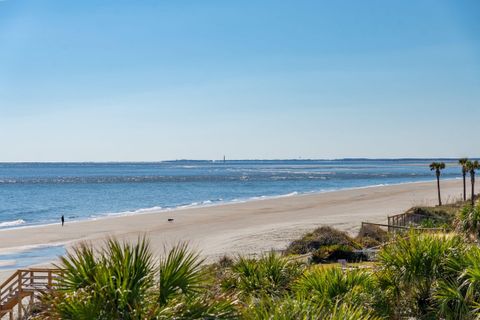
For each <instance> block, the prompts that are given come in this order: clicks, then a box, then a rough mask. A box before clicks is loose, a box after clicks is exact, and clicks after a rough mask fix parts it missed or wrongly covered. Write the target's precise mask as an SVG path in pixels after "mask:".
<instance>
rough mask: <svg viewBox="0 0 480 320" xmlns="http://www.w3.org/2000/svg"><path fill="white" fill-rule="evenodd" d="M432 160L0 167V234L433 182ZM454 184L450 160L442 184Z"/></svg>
mask: <svg viewBox="0 0 480 320" xmlns="http://www.w3.org/2000/svg"><path fill="white" fill-rule="evenodd" d="M431 161H432V160H430V159H424V160H418V159H415V160H408V159H407V160H405V159H404V160H333V161H331V160H278V161H226V162H223V161H169V162H158V163H0V229H6V228H15V227H23V226H29V225H38V224H48V223H58V222H59V221H60V216H61V215H64V216H65V218H66V221H67V223H68V222H69V221H72V220H84V219H95V218H98V217H103V216H109V215H119V214H140V213H144V212H149V211H153V210H159V209H161V210H170V209H174V208H179V207H189V206H202V205H214V204H221V203H228V202H237V201H248V200H251V199H261V198H266V197H275V196H289V195H294V194H302V193H312V192H324V191H332V190H340V189H346V188H356V187H367V186H375V185H388V184H397V183H405V182H415V181H429V180H434V179H435V175H434V173H433V172H431V171H430V170H429V168H428V164H429V163H430V162H431ZM458 177H461V174H460V169H459V167H458V166H456V165H455V162H454V161H451V164H450V165H448V166H447V169H445V170H444V171H443V172H442V178H458Z"/></svg>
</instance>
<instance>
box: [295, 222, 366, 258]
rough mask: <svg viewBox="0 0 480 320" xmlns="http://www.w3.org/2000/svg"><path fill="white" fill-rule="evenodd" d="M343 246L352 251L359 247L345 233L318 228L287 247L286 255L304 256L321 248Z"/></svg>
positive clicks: (327, 228)
mask: <svg viewBox="0 0 480 320" xmlns="http://www.w3.org/2000/svg"><path fill="white" fill-rule="evenodd" d="M331 245H344V246H349V247H351V248H352V249H360V248H361V246H360V245H359V244H358V243H357V242H355V240H353V239H352V238H351V237H350V236H349V235H347V234H346V233H345V232H342V231H339V230H336V229H333V228H331V227H320V228H318V229H315V230H314V231H313V232H310V233H307V234H306V235H304V236H303V237H302V238H301V239H298V240H295V241H293V242H292V243H290V245H289V246H288V247H287V250H286V253H288V254H305V253H309V252H314V251H315V250H317V249H319V248H320V247H323V246H331Z"/></svg>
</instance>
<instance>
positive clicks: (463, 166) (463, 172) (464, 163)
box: [458, 158, 468, 201]
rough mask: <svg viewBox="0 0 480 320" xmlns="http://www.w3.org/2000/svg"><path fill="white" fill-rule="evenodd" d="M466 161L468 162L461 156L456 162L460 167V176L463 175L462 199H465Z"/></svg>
mask: <svg viewBox="0 0 480 320" xmlns="http://www.w3.org/2000/svg"><path fill="white" fill-rule="evenodd" d="M467 163H468V158H461V159H458V164H460V166H461V167H462V177H463V201H467V188H466V182H465V178H466V176H467V171H468V170H467Z"/></svg>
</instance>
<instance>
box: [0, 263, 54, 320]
mask: <svg viewBox="0 0 480 320" xmlns="http://www.w3.org/2000/svg"><path fill="white" fill-rule="evenodd" d="M60 273H61V271H60V270H59V269H22V270H17V271H16V272H15V273H14V274H13V275H12V276H10V277H9V278H8V279H7V280H5V281H4V282H3V284H1V285H0V320H1V319H4V318H5V317H7V316H8V319H10V320H13V319H14V318H16V319H22V318H23V317H24V316H25V315H27V314H28V313H29V312H30V311H31V310H32V307H33V305H34V303H35V300H36V299H37V298H38V295H39V294H40V293H43V292H47V291H49V290H52V289H54V288H55V287H56V285H57V284H58V276H59V274H60Z"/></svg>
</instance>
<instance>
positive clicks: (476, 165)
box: [466, 160, 480, 206]
mask: <svg viewBox="0 0 480 320" xmlns="http://www.w3.org/2000/svg"><path fill="white" fill-rule="evenodd" d="M466 166H467V170H468V171H469V172H470V182H471V183H472V206H473V205H475V170H477V169H480V163H478V160H475V161H470V160H469V161H467V164H466Z"/></svg>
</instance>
